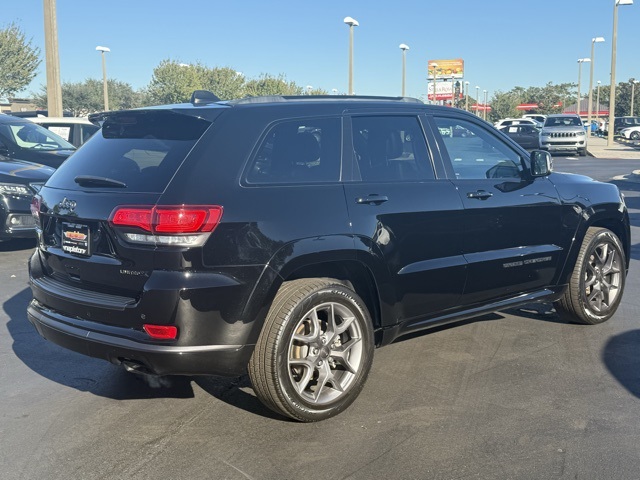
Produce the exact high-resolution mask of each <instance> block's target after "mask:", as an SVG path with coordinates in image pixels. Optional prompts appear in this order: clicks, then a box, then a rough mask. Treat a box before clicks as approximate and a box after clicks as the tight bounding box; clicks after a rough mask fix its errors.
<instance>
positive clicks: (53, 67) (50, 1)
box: [44, 0, 62, 117]
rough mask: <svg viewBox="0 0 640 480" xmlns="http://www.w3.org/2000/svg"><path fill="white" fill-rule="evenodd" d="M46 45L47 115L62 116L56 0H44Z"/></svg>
mask: <svg viewBox="0 0 640 480" xmlns="http://www.w3.org/2000/svg"><path fill="white" fill-rule="evenodd" d="M44 46H45V62H46V66H47V110H48V113H47V115H48V116H50V117H61V116H62V87H61V86H60V57H59V56H58V20H57V18H56V0H44Z"/></svg>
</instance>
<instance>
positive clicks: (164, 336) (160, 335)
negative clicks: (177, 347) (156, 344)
mask: <svg viewBox="0 0 640 480" xmlns="http://www.w3.org/2000/svg"><path fill="white" fill-rule="evenodd" d="M142 328H143V329H144V331H145V332H147V335H149V336H150V337H151V338H153V339H155V340H175V339H176V338H177V337H178V328H177V327H174V326H173V325H151V324H149V323H145V324H144V325H142Z"/></svg>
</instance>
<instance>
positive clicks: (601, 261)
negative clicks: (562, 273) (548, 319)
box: [555, 227, 626, 325]
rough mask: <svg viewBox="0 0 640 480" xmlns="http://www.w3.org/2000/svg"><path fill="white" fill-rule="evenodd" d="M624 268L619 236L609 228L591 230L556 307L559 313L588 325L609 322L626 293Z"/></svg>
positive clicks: (592, 228) (570, 319)
mask: <svg viewBox="0 0 640 480" xmlns="http://www.w3.org/2000/svg"><path fill="white" fill-rule="evenodd" d="M625 265H626V262H625V256H624V250H623V249H622V244H621V243H620V240H619V239H618V237H617V236H616V235H615V234H614V233H613V232H612V231H611V230H607V229H606V228H597V227H590V228H589V229H588V230H587V234H586V235H585V237H584V240H583V241H582V246H581V247H580V253H579V254H578V260H577V261H576V264H575V267H574V269H573V274H572V275H571V279H570V280H569V285H568V286H567V289H566V291H565V292H564V295H563V296H562V298H561V299H560V300H558V301H557V302H556V304H555V307H556V311H557V312H558V314H559V315H560V316H561V317H562V318H564V319H565V320H568V321H570V322H574V323H582V324H587V325H595V324H598V323H602V322H605V321H607V320H608V319H609V318H611V317H612V316H613V314H614V313H615V312H616V310H617V309H618V305H619V304H620V299H621V298H622V294H623V292H624V285H625V274H626V269H625Z"/></svg>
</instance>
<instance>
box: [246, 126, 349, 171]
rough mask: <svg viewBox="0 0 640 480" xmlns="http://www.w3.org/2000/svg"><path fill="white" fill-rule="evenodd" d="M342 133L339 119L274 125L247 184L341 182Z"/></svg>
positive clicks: (255, 161)
mask: <svg viewBox="0 0 640 480" xmlns="http://www.w3.org/2000/svg"><path fill="white" fill-rule="evenodd" d="M341 131H342V126H341V121H340V119H339V118H304V119H297V120H288V121H285V122H282V123H278V124H276V125H274V126H273V127H272V128H271V129H270V130H269V131H268V133H267V135H266V136H265V138H264V139H263V141H262V143H261V144H260V147H259V148H258V150H257V154H256V155H255V157H254V158H253V161H252V162H251V165H250V167H249V171H248V173H247V182H248V183H254V184H265V183H317V182H337V181H339V180H340V151H341V149H340V145H341V137H342V135H341Z"/></svg>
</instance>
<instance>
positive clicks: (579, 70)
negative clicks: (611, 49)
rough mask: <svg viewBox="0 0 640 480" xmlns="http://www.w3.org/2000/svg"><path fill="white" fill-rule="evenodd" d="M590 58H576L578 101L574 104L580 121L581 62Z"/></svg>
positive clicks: (588, 60)
mask: <svg viewBox="0 0 640 480" xmlns="http://www.w3.org/2000/svg"><path fill="white" fill-rule="evenodd" d="M590 61H591V59H590V58H579V59H578V103H577V104H576V113H577V114H578V116H579V117H580V119H581V120H580V121H582V116H581V115H580V100H581V99H580V80H581V77H582V64H583V63H584V62H590Z"/></svg>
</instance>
